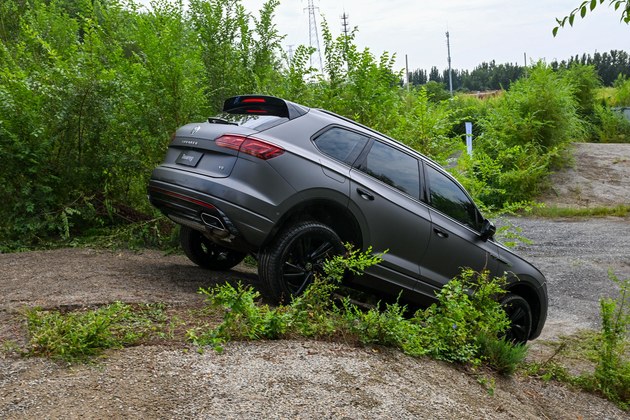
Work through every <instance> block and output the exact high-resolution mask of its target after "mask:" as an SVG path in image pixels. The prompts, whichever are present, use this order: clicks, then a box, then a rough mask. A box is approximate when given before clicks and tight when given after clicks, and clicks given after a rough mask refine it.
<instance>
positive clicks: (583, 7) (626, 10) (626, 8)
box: [553, 0, 630, 36]
mask: <svg viewBox="0 0 630 420" xmlns="http://www.w3.org/2000/svg"><path fill="white" fill-rule="evenodd" d="M604 1H606V0H585V1H583V2H582V4H580V5H579V6H578V7H576V8H575V9H573V11H572V12H571V13H569V15H568V16H565V17H563V18H562V19H558V18H556V22H557V23H558V26H556V27H555V28H553V36H556V35H557V34H558V30H559V29H560V28H564V26H565V25H566V24H567V23H568V24H569V26H573V22H574V21H575V17H576V16H577V15H578V14H579V15H580V18H582V19H583V18H584V16H586V13H587V12H592V11H593V10H594V9H595V7H597V5H599V4H602V3H604ZM608 2H609V6H614V7H615V10H621V20H622V21H623V22H625V23H630V0H608Z"/></svg>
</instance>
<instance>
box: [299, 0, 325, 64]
mask: <svg viewBox="0 0 630 420" xmlns="http://www.w3.org/2000/svg"><path fill="white" fill-rule="evenodd" d="M307 9H308V44H309V46H311V47H314V48H315V50H316V52H317V56H316V57H315V58H316V59H318V62H316V63H313V54H311V67H315V68H317V69H319V71H320V72H322V73H323V72H324V68H323V66H322V51H321V50H320V48H319V35H318V34H317V20H316V19H315V9H317V10H319V7H315V6H314V5H313V0H308V7H307V8H306V9H304V10H307Z"/></svg>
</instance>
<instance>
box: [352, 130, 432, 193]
mask: <svg viewBox="0 0 630 420" xmlns="http://www.w3.org/2000/svg"><path fill="white" fill-rule="evenodd" d="M359 169H361V170H362V171H363V172H366V173H367V174H369V175H371V176H373V177H374V178H377V179H379V180H381V181H382V182H384V183H386V184H388V185H391V186H392V187H394V188H396V189H399V190H400V191H402V192H404V193H406V194H408V195H410V196H412V197H414V198H418V196H419V194H420V172H419V170H418V160H417V159H416V158H414V157H412V156H409V155H408V154H406V153H403V152H401V151H400V150H398V149H395V148H393V147H391V146H388V145H386V144H383V143H380V142H378V141H375V142H374V144H373V145H372V148H371V149H370V152H369V153H368V155H367V157H366V159H365V162H363V164H362V165H361V167H360V168H359Z"/></svg>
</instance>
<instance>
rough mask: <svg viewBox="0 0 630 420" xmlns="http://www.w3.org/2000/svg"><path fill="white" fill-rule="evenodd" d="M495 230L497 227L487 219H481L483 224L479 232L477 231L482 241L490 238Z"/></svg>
mask: <svg viewBox="0 0 630 420" xmlns="http://www.w3.org/2000/svg"><path fill="white" fill-rule="evenodd" d="M496 231H497V227H496V226H495V225H494V223H492V222H491V221H490V220H488V219H484V220H483V224H482V225H481V232H479V236H480V237H481V239H482V240H483V241H487V240H488V239H491V238H492V237H493V236H494V234H495V233H496Z"/></svg>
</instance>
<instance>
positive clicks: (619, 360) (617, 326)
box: [595, 271, 630, 408]
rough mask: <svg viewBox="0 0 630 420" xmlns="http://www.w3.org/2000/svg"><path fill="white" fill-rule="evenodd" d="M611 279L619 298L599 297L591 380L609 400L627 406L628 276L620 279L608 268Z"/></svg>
mask: <svg viewBox="0 0 630 420" xmlns="http://www.w3.org/2000/svg"><path fill="white" fill-rule="evenodd" d="M609 276H610V278H611V280H612V281H614V282H615V283H617V284H618V285H619V288H620V291H619V297H618V298H617V299H616V300H613V299H601V300H600V306H601V317H602V331H601V336H602V343H601V347H600V351H599V357H598V363H597V367H596V368H595V379H596V383H597V387H598V389H599V390H600V391H601V392H602V393H603V394H604V395H605V396H606V397H607V398H609V399H611V400H613V401H618V402H620V403H621V404H622V405H625V407H626V408H630V360H628V357H627V351H628V350H629V349H630V346H629V345H630V342H629V339H630V279H627V280H624V281H621V280H619V279H618V278H617V277H616V276H615V275H614V273H612V271H611V272H610V273H609Z"/></svg>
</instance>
